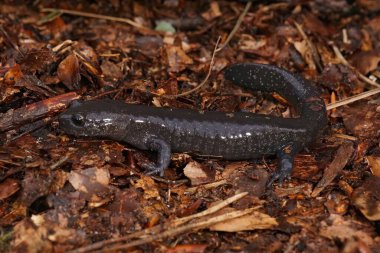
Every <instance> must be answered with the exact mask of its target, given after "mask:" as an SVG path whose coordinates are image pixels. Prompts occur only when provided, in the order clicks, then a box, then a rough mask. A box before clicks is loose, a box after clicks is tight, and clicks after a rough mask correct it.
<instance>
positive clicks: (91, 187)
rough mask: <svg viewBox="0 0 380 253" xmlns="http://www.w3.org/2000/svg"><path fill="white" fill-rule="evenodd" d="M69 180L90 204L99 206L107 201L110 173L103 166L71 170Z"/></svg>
mask: <svg viewBox="0 0 380 253" xmlns="http://www.w3.org/2000/svg"><path fill="white" fill-rule="evenodd" d="M69 182H70V184H71V185H72V186H73V187H74V188H75V189H76V190H77V191H79V192H80V193H81V194H82V196H84V198H85V199H86V200H88V201H90V202H91V205H92V206H101V205H103V204H105V203H107V202H108V201H109V198H107V197H106V196H107V195H108V194H109V193H110V189H109V188H108V185H109V183H110V174H109V171H108V170H107V169H105V168H88V169H85V170H81V171H71V173H70V175H69Z"/></svg>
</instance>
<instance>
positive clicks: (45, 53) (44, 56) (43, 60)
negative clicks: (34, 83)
mask: <svg viewBox="0 0 380 253" xmlns="http://www.w3.org/2000/svg"><path fill="white" fill-rule="evenodd" d="M54 60H55V56H54V53H53V52H52V51H51V50H50V49H48V48H44V49H31V50H30V51H29V52H27V53H26V54H25V55H23V57H22V59H21V61H20V62H19V63H20V66H21V69H22V72H24V73H29V74H35V73H36V72H41V71H42V70H43V69H44V68H47V67H48V66H50V64H51V63H53V61H54Z"/></svg>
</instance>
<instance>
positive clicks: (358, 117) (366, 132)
mask: <svg viewBox="0 0 380 253" xmlns="http://www.w3.org/2000/svg"><path fill="white" fill-rule="evenodd" d="M376 107H377V105H375V104H369V103H367V102H365V101H363V102H358V103H356V104H353V105H350V106H349V107H347V108H346V109H344V111H343V113H342V117H343V122H344V125H345V126H346V127H347V129H348V131H350V132H351V133H353V134H354V135H355V136H357V137H361V138H366V139H375V138H377V135H378V130H379V129H380V113H378V112H377V110H376Z"/></svg>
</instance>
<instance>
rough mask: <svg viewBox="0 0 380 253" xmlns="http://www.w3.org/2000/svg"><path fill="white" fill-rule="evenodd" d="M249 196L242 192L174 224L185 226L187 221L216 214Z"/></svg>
mask: <svg viewBox="0 0 380 253" xmlns="http://www.w3.org/2000/svg"><path fill="white" fill-rule="evenodd" d="M247 194H248V192H242V193H239V194H236V195H235V196H232V197H231V198H228V199H226V200H224V201H222V202H220V203H218V204H217V205H215V206H212V207H210V208H209V209H207V210H204V211H203V212H200V213H196V214H193V215H189V216H187V217H183V218H180V219H177V220H175V222H174V223H175V224H176V225H179V224H183V223H185V222H186V221H189V220H191V219H195V218H199V217H202V216H206V215H209V214H212V213H215V212H217V211H219V210H220V209H222V208H223V207H226V206H228V205H229V204H231V203H233V202H235V201H237V200H239V199H241V198H243V197H244V196H246V195H247Z"/></svg>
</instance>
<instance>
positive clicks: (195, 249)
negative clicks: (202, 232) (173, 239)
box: [165, 244, 208, 253]
mask: <svg viewBox="0 0 380 253" xmlns="http://www.w3.org/2000/svg"><path fill="white" fill-rule="evenodd" d="M207 247H208V245H207V244H187V245H177V246H175V247H174V248H170V249H167V250H166V251H165V252H167V253H203V252H205V250H206V248H207Z"/></svg>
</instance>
